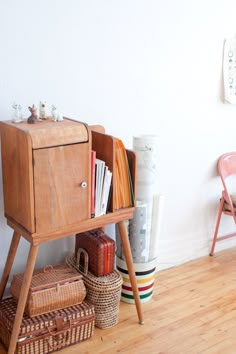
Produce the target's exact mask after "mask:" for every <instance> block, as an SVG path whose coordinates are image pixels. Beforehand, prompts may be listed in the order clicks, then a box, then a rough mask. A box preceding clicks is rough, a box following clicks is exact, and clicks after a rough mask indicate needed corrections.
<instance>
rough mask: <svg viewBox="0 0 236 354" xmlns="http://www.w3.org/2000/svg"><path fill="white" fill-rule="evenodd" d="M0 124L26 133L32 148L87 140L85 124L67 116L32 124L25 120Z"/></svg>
mask: <svg viewBox="0 0 236 354" xmlns="http://www.w3.org/2000/svg"><path fill="white" fill-rule="evenodd" d="M0 124H1V125H4V126H5V127H6V126H9V128H11V129H16V130H19V131H21V132H22V133H25V134H27V135H28V136H29V137H30V140H31V143H32V148H33V149H37V148H43V147H50V146H58V145H65V144H75V143H82V142H86V141H88V129H87V127H86V125H85V124H84V123H81V122H78V121H75V120H71V119H67V118H65V119H64V120H63V121H61V122H54V121H53V120H51V119H47V120H42V121H37V122H36V123H34V124H28V123H27V122H26V121H23V122H21V123H13V122H11V121H2V122H0Z"/></svg>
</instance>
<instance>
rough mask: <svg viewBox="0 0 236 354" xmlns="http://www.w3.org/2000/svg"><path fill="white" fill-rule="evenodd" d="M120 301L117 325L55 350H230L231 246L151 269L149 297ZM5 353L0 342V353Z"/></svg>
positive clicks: (235, 323) (142, 353)
mask: <svg viewBox="0 0 236 354" xmlns="http://www.w3.org/2000/svg"><path fill="white" fill-rule="evenodd" d="M142 308H143V313H144V320H145V324H144V325H139V324H138V321H137V315H136V310H135V306H134V305H129V304H126V303H121V306H120V316H119V324H118V325H117V326H115V327H113V328H111V329H106V330H105V329H103V330H101V329H97V328H95V334H94V336H93V337H92V338H91V339H90V340H87V341H85V342H82V343H80V344H78V345H74V346H71V347H69V348H67V349H64V350H61V351H60V353H61V354H76V353H81V354H86V353H89V354H93V353H96V354H102V353H104V354H113V353H126V354H146V353H148V354H199V353H204V354H213V353H214V354H215V353H218V354H235V353H236V248H232V249H229V250H226V251H222V252H219V253H216V254H215V256H214V257H208V256H207V257H203V258H201V259H198V260H195V261H192V262H188V263H186V264H184V265H181V266H178V267H175V268H171V269H168V270H165V271H161V272H159V273H157V277H156V281H155V291H154V295H153V298H152V299H151V300H150V301H149V302H148V303H146V304H143V305H142ZM3 353H4V354H5V353H6V352H5V351H4V350H3V348H2V347H0V354H3Z"/></svg>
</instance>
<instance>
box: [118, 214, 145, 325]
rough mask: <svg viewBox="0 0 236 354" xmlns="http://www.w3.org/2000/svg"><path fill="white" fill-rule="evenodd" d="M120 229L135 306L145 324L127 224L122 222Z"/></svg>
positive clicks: (140, 319) (141, 322)
mask: <svg viewBox="0 0 236 354" xmlns="http://www.w3.org/2000/svg"><path fill="white" fill-rule="evenodd" d="M118 228H119V233H120V238H121V243H122V246H123V251H124V255H125V260H126V264H127V268H128V273H129V278H130V283H131V286H132V291H133V295H134V301H135V305H136V309H137V314H138V318H139V323H140V324H143V323H144V322H143V315H142V307H141V301H140V298H139V292H138V286H137V281H136V277H135V270H134V264H133V257H132V253H131V249H130V243H129V238H128V234H127V230H126V227H125V224H124V222H123V221H120V222H119V223H118Z"/></svg>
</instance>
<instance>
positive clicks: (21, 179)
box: [0, 119, 143, 354]
mask: <svg viewBox="0 0 236 354" xmlns="http://www.w3.org/2000/svg"><path fill="white" fill-rule="evenodd" d="M0 132H1V149H2V173H3V192H4V212H5V216H6V220H7V224H8V225H9V226H10V227H11V228H12V229H13V236H12V241H11V245H10V248H9V252H8V256H7V259H6V263H5V267H4V271H3V275H2V279H1V283H0V300H1V299H2V297H3V295H4V292H5V288H6V285H7V281H8V278H9V275H10V272H11V268H12V265H13V262H14V259H15V255H16V252H17V248H18V245H19V241H20V239H21V237H24V238H25V239H26V240H27V241H28V242H29V243H30V249H29V253H28V258H27V261H26V267H25V273H24V278H23V283H22V287H21V292H20V297H19V301H18V305H17V311H16V316H15V322H14V326H13V330H12V335H11V340H10V345H9V349H8V353H9V354H13V353H14V352H15V348H16V343H17V340H18V333H19V330H20V326H21V321H22V316H23V313H24V308H25V304H26V300H27V296H28V291H29V287H30V282H31V278H32V274H33V270H34V266H35V262H36V258H37V254H38V248H39V246H40V245H41V244H43V243H45V242H48V241H53V240H56V239H59V238H62V237H67V236H71V235H73V234H76V233H81V232H84V231H87V230H92V229H96V228H101V227H104V226H105V225H108V224H114V223H116V224H117V225H118V228H119V234H120V237H121V242H122V245H123V249H124V254H125V258H126V263H127V268H128V272H129V277H130V281H131V285H132V290H133V293H134V298H135V304H136V309H137V314H138V318H139V322H140V323H143V320H142V311H141V303H140V298H139V294H138V288H137V283H136V278H135V271H134V267H133V261H132V254H131V250H130V245H129V238H128V235H127V230H126V227H125V225H124V222H123V221H125V220H128V219H131V218H132V217H133V212H134V205H132V206H131V207H130V208H123V209H120V210H115V207H114V198H115V193H116V191H115V190H112V195H111V202H110V205H109V210H108V213H107V214H106V215H102V216H99V217H96V218H91V205H90V203H91V149H95V150H96V152H97V157H98V158H102V159H105V161H106V163H107V165H108V167H109V168H110V169H111V171H112V172H113V178H114V179H115V178H116V176H115V173H114V172H115V142H114V138H113V137H111V136H109V135H106V134H104V128H103V127H101V126H87V125H86V124H84V123H80V122H77V121H74V120H71V119H64V121H62V122H53V121H51V120H46V121H40V122H37V123H35V124H28V123H27V122H22V123H19V124H14V123H12V122H10V121H2V122H0ZM127 155H128V160H129V164H130V169H131V177H132V180H133V183H134V185H135V173H136V168H135V165H136V164H135V155H134V154H133V153H132V152H131V151H128V154H127ZM113 184H114V180H113Z"/></svg>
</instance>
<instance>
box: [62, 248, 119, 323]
mask: <svg viewBox="0 0 236 354" xmlns="http://www.w3.org/2000/svg"><path fill="white" fill-rule="evenodd" d="M81 255H84V260H85V262H84V263H83V262H80V258H81V257H80V256H81ZM66 263H67V264H68V265H69V266H70V267H73V268H75V269H76V270H77V271H78V272H81V273H82V274H83V279H84V284H85V287H86V300H87V301H89V303H91V304H93V305H94V308H95V327H99V328H110V327H113V326H115V325H116V324H117V323H118V319H119V307H120V299H121V286H122V282H123V281H122V277H121V274H120V273H119V272H118V271H117V270H114V271H113V272H112V273H110V274H107V275H104V276H102V277H96V276H95V275H94V274H92V273H91V272H89V271H88V254H87V252H86V251H85V250H83V249H82V248H79V250H78V255H77V258H76V257H75V255H72V256H68V257H66Z"/></svg>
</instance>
